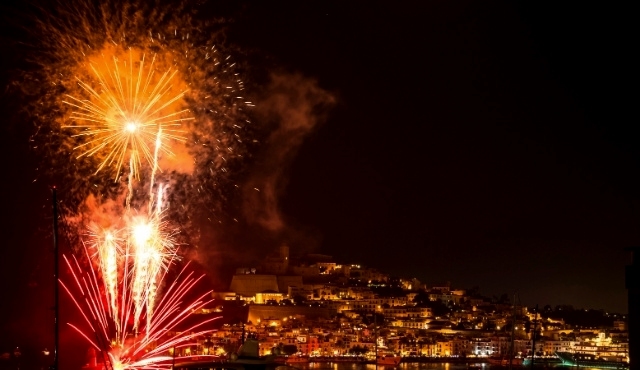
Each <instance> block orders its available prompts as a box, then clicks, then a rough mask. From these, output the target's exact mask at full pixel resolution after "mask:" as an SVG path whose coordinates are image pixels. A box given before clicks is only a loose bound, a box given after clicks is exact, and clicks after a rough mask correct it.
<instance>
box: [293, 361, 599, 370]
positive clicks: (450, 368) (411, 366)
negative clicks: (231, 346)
mask: <svg viewBox="0 0 640 370" xmlns="http://www.w3.org/2000/svg"><path fill="white" fill-rule="evenodd" d="M295 367H297V368H299V369H301V370H467V369H478V368H480V369H486V370H490V369H492V370H497V369H505V368H504V367H500V366H490V365H489V364H486V363H474V362H469V363H401V364H400V365H398V366H397V367H393V366H380V365H378V368H377V369H376V365H373V364H356V363H354V364H350V363H310V364H296V365H295ZM513 369H514V370H527V369H530V367H528V366H526V367H523V366H520V367H518V366H514V367H513ZM535 369H555V370H561V369H569V368H565V367H562V366H557V365H556V366H551V365H548V367H543V366H542V365H541V366H540V367H538V366H537V365H536V367H535ZM580 369H581V370H599V369H595V368H586V367H585V368H583V367H580Z"/></svg>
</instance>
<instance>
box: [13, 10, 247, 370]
mask: <svg viewBox="0 0 640 370" xmlns="http://www.w3.org/2000/svg"><path fill="white" fill-rule="evenodd" d="M36 18H37V19H38V21H36V27H35V29H36V30H38V32H40V34H38V35H37V39H41V40H42V46H41V47H39V48H37V49H38V50H42V54H41V55H38V58H37V59H38V60H37V61H35V63H36V64H37V65H38V66H40V68H39V69H36V72H34V74H33V76H32V77H33V80H34V81H36V80H37V81H39V83H38V84H36V85H33V86H35V87H34V89H35V90H36V92H30V93H32V95H33V96H38V99H37V104H36V105H35V112H36V114H34V117H37V119H36V125H37V126H38V129H37V130H36V133H35V134H34V136H33V138H32V142H33V143H34V147H38V148H39V149H40V150H42V153H43V154H44V157H43V158H44V162H45V163H43V167H46V168H51V169H52V170H53V171H54V173H55V176H54V177H55V178H57V179H58V181H59V182H61V183H63V184H72V185H70V186H68V187H67V188H66V189H63V190H62V191H63V192H64V193H66V194H73V196H74V198H75V199H67V200H68V202H67V203H66V207H67V208H66V211H67V213H74V214H79V216H78V217H77V219H79V220H81V221H79V222H78V223H77V226H78V227H79V228H84V227H86V226H85V225H86V224H87V220H90V221H91V222H92V223H91V225H92V226H90V227H89V232H88V238H86V240H83V241H82V243H79V245H82V246H83V248H81V250H82V251H83V252H84V253H83V254H82V255H83V256H85V257H86V258H87V259H88V260H89V263H88V267H84V268H83V267H82V266H83V264H82V263H81V261H79V260H78V259H76V258H75V257H72V258H69V257H65V261H66V263H67V266H68V267H69V269H70V270H71V271H72V276H73V278H72V279H73V283H72V284H68V283H65V282H61V284H62V286H63V287H64V289H65V291H66V292H67V293H68V294H69V296H70V297H71V299H72V300H73V301H74V303H75V304H76V306H77V307H78V309H79V310H80V314H81V317H82V321H83V322H84V324H82V325H84V326H87V327H88V329H89V331H88V332H87V331H85V330H82V328H81V326H82V325H80V324H78V323H69V325H71V326H72V327H73V328H74V329H75V330H76V331H77V332H78V333H79V334H80V335H81V336H82V337H83V338H85V339H86V340H87V341H88V343H90V345H91V346H92V347H94V348H95V349H96V350H98V351H100V352H103V353H108V356H109V361H108V362H109V364H110V365H111V367H112V368H114V369H136V368H153V369H166V368H169V367H170V363H169V362H168V360H169V357H167V354H168V351H169V350H170V349H172V348H179V347H180V346H187V345H190V344H192V343H193V342H194V340H196V338H198V337H200V336H202V335H204V334H206V333H208V332H209V331H210V329H208V327H210V326H207V324H208V323H209V322H210V321H211V320H205V321H202V322H199V323H197V324H195V325H192V326H191V327H189V328H181V330H180V331H179V333H175V332H176V331H177V328H178V327H179V326H181V325H184V324H185V321H186V319H187V318H188V317H189V316H190V315H191V313H192V312H193V311H196V310H199V309H201V308H202V307H204V306H205V305H206V304H208V303H209V302H210V301H209V300H208V299H207V298H206V297H207V295H208V294H209V293H205V294H204V295H201V296H199V297H197V298H196V299H195V300H193V301H191V303H186V304H185V302H189V301H188V299H187V297H188V296H189V295H190V294H191V290H193V289H194V286H195V285H196V283H197V282H198V281H200V280H201V279H202V277H200V278H196V277H194V276H193V274H191V273H188V272H186V271H185V270H183V271H182V272H181V273H180V274H179V275H178V278H176V279H171V278H170V276H172V274H171V269H172V267H173V266H175V265H176V264H175V262H176V261H177V260H179V259H180V257H179V256H178V248H177V245H178V244H180V243H179V241H178V240H176V238H177V236H178V235H179V233H178V230H177V229H175V228H173V227H172V226H171V225H172V224H175V221H176V220H178V221H180V223H182V224H184V220H185V219H188V218H189V217H190V213H195V210H196V209H210V208H213V207H212V206H211V204H207V205H205V206H203V203H204V202H210V203H215V202H211V200H212V197H213V193H212V192H210V191H209V190H205V189H212V188H215V186H214V184H221V183H224V179H225V178H226V177H227V176H228V173H229V171H228V169H229V167H230V166H232V165H233V162H234V160H235V159H239V158H242V156H243V154H242V153H243V152H244V150H245V149H246V141H243V137H244V136H245V135H246V134H247V132H248V130H247V129H246V127H247V126H249V124H250V120H249V119H248V117H247V116H246V114H245V108H248V107H251V106H253V104H252V103H251V102H250V99H246V98H244V94H243V92H244V84H243V82H242V80H241V78H240V77H239V74H238V73H237V72H236V68H237V67H238V66H237V64H236V62H234V61H233V60H231V59H230V55H225V54H224V53H222V51H221V48H220V46H217V45H216V43H215V42H214V41H215V37H214V38H211V36H210V35H211V34H213V35H214V36H216V35H218V32H211V29H209V28H208V27H206V26H207V25H210V23H206V22H204V23H203V22H200V23H199V21H198V20H197V19H196V18H195V17H194V13H193V12H191V11H190V10H188V8H187V7H184V6H181V5H178V6H172V7H164V6H161V4H157V3H154V4H151V5H146V4H144V3H132V4H127V5H122V4H119V3H112V2H108V1H107V2H102V3H101V4H100V5H95V4H93V3H92V2H77V3H76V2H71V3H65V4H58V5H57V6H56V8H55V9H53V10H49V11H43V12H42V14H40V16H38V17H36ZM25 86H26V85H25ZM104 173H111V174H113V175H112V176H111V175H110V176H108V180H106V177H105V176H103V175H102V174H104ZM114 179H115V181H114ZM169 183H170V184H171V188H168V187H167V184H169ZM167 189H170V190H172V191H171V192H169V191H168V190H167ZM187 189H189V190H191V189H197V190H196V191H198V196H193V195H192V194H189V192H188V191H187ZM87 199H94V200H96V202H97V203H98V205H104V204H106V203H108V202H112V203H116V204H119V207H114V208H113V209H112V210H111V212H109V213H100V212H98V211H97V208H99V207H96V208H91V207H88V206H87ZM169 201H171V202H172V204H174V205H175V204H177V205H178V207H169ZM81 206H82V207H81ZM83 207H84V208H83ZM178 210H180V211H178ZM180 212H182V213H180ZM185 214H186V215H185ZM98 219H99V220H98ZM81 234H87V233H86V232H80V231H79V232H78V235H81Z"/></svg>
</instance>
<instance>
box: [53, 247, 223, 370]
mask: <svg viewBox="0 0 640 370" xmlns="http://www.w3.org/2000/svg"><path fill="white" fill-rule="evenodd" d="M85 253H86V257H90V252H89V250H88V248H85ZM63 257H64V260H65V263H66V264H67V266H68V267H69V269H70V270H71V272H72V276H73V279H74V281H75V283H76V286H75V288H76V289H77V290H78V291H79V292H80V296H77V295H76V294H74V292H73V290H72V289H71V288H70V287H68V286H67V285H66V284H64V282H62V281H60V284H61V286H62V287H63V288H64V290H65V291H66V292H67V294H68V295H69V296H70V297H71V299H72V301H73V302H74V304H75V305H76V306H77V307H78V309H79V310H80V312H81V313H82V317H83V318H84V321H85V323H86V324H87V325H88V326H89V329H90V332H91V333H92V334H87V333H85V332H83V331H82V330H81V329H80V328H79V327H78V326H77V325H74V324H69V325H70V326H71V327H72V328H73V329H74V330H75V331H77V332H78V333H79V334H80V335H81V336H82V337H84V338H85V339H86V340H87V341H88V343H89V344H91V345H92V346H93V347H94V348H95V349H96V350H99V351H101V350H104V349H105V346H110V347H111V351H110V352H109V356H110V358H111V362H112V364H113V365H114V367H115V368H118V366H119V367H120V368H122V369H136V368H139V367H145V368H157V369H168V368H170V364H169V363H167V362H166V361H167V360H168V359H171V357H168V356H166V355H164V356H163V355H162V354H163V353H166V352H167V351H168V350H169V349H172V348H181V347H184V346H189V345H192V344H194V342H193V341H194V340H195V339H196V338H198V337H200V336H203V335H206V334H209V333H211V332H212V331H213V330H212V329H203V328H202V327H203V326H206V325H207V324H209V323H211V322H212V321H213V320H216V319H217V318H211V319H207V320H202V321H200V322H198V323H196V324H194V325H191V326H190V327H188V328H186V329H185V330H181V331H180V334H177V335H175V336H168V333H169V332H171V331H174V330H175V328H176V327H177V326H179V325H181V324H183V323H184V322H185V320H186V319H187V318H188V317H190V315H191V314H192V312H193V311H196V310H199V309H201V308H203V307H204V306H206V305H207V304H209V303H211V301H212V299H206V297H208V296H209V297H210V294H211V291H208V292H205V293H204V294H202V295H200V296H199V297H197V298H195V299H194V300H193V301H191V302H190V303H187V304H183V302H184V301H185V300H187V294H189V293H190V292H191V291H192V290H193V289H194V288H195V286H196V285H197V284H198V282H200V281H201V279H202V278H203V277H204V275H202V276H200V277H194V274H193V272H190V273H185V271H186V269H187V267H188V264H186V265H185V266H184V267H183V269H182V271H181V272H180V273H179V274H178V276H177V278H176V279H175V280H173V281H172V282H171V283H170V284H169V287H168V288H167V294H165V295H164V296H163V298H162V299H160V300H159V301H158V303H157V310H156V311H155V312H150V313H148V314H149V315H151V316H152V319H151V320H149V321H148V325H147V326H146V327H145V328H144V329H145V332H144V335H138V329H137V328H136V327H135V325H134V324H132V320H131V316H130V315H131V314H132V313H133V312H134V311H135V308H132V307H131V305H134V304H135V302H134V301H133V300H132V299H130V297H127V295H132V294H133V292H132V290H131V289H126V287H123V288H122V289H121V291H122V294H123V299H124V302H129V304H127V305H122V306H119V307H118V312H113V311H111V310H110V309H109V308H108V305H105V304H104V303H103V299H102V296H101V289H100V287H101V286H102V285H101V284H103V283H104V280H102V279H99V278H98V276H97V275H96V274H95V272H94V271H93V270H92V269H89V270H84V269H82V268H81V267H80V263H79V262H78V260H77V259H76V258H75V257H74V258H73V262H72V261H71V260H69V259H68V258H67V257H66V256H63ZM132 258H133V257H132ZM126 282H127V280H126V279H125V280H123V281H122V284H126ZM76 297H78V298H81V299H78V298H76ZM134 314H135V313H134ZM116 315H120V316H121V317H122V318H121V319H115V318H114V316H116ZM115 322H120V325H117V326H113V325H112V323H115ZM130 336H134V337H135V340H133V341H128V340H127V339H126V338H128V337H130ZM91 337H95V338H97V339H96V340H92V339H91ZM112 341H113V343H112V344H110V345H109V343H111V342H112Z"/></svg>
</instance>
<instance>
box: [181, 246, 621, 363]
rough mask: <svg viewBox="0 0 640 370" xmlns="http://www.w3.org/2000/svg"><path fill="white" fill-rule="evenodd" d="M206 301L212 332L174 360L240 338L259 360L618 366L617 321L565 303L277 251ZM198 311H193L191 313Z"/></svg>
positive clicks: (223, 348)
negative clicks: (565, 357)
mask: <svg viewBox="0 0 640 370" xmlns="http://www.w3.org/2000/svg"><path fill="white" fill-rule="evenodd" d="M213 295H214V298H215V305H214V306H212V307H211V308H207V309H203V310H202V311H201V312H198V314H200V315H218V316H221V318H220V320H218V325H219V326H220V327H219V329H218V330H217V331H216V332H215V333H214V334H213V335H212V336H211V337H207V338H202V340H201V341H199V343H198V345H197V346H195V347H193V348H186V349H183V350H181V352H182V353H180V355H188V354H194V353H198V354H218V355H225V354H227V353H230V352H233V351H235V350H237V348H238V346H239V345H240V343H241V342H242V341H243V340H244V339H245V338H247V337H252V338H256V339H258V341H259V343H260V354H261V355H269V354H273V353H278V354H280V353H282V354H287V355H298V356H309V357H312V358H313V357H315V358H318V359H320V358H327V357H329V358H334V359H336V358H345V357H350V356H367V355H371V354H372V353H374V351H387V352H389V353H393V354H395V355H400V356H402V357H403V359H404V361H411V360H415V361H420V360H428V359H441V358H472V357H477V358H490V357H505V356H509V355H511V354H513V356H518V357H526V356H530V355H531V353H532V348H535V353H536V356H540V357H541V358H544V357H545V356H550V357H553V356H554V354H555V352H558V351H559V352H573V353H585V354H590V355H593V356H595V357H598V358H602V359H606V360H611V361H620V362H628V351H629V349H628V348H629V347H628V333H627V327H626V325H627V318H626V316H625V315H621V314H616V313H607V312H604V311H598V310H585V309H573V308H572V307H570V306H558V307H555V308H552V307H549V306H545V307H542V308H540V309H538V310H537V311H536V310H535V308H531V307H525V306H523V305H521V304H520V303H519V301H518V299H517V297H516V296H508V295H506V294H505V295H502V296H501V297H491V298H490V297H484V296H482V295H481V294H480V292H479V291H478V289H477V288H475V289H466V290H465V289H457V288H454V287H451V286H450V284H449V283H443V284H425V283H422V282H420V281H418V280H416V279H407V278H394V277H391V276H389V275H387V274H385V273H383V272H380V271H377V270H375V269H372V268H367V267H365V266H360V265H354V264H350V265H343V264H339V263H336V262H334V261H333V259H332V257H331V256H327V255H320V254H312V255H307V256H305V257H304V258H297V259H296V258H291V257H290V255H289V248H288V247H287V246H282V247H280V249H279V250H278V251H277V253H275V254H273V255H270V256H268V257H267V258H265V259H264V262H263V263H262V264H261V265H260V266H257V267H251V268H239V269H238V270H237V271H236V273H235V274H234V275H233V277H232V280H231V283H230V286H229V290H228V291H224V292H223V291H217V292H214V293H213ZM200 315H194V316H196V317H201V316H200Z"/></svg>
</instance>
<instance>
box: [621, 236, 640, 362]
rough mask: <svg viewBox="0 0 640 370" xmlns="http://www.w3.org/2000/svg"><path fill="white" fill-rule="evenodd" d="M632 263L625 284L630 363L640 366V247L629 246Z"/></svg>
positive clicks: (626, 272)
mask: <svg viewBox="0 0 640 370" xmlns="http://www.w3.org/2000/svg"><path fill="white" fill-rule="evenodd" d="M626 250H627V251H629V252H631V264H630V265H627V266H626V268H625V285H626V288H627V293H628V298H629V300H628V302H627V304H628V309H629V311H628V317H627V327H628V328H627V331H628V333H629V365H630V366H631V367H638V366H640V319H639V318H640V316H638V312H639V311H640V283H638V279H640V268H639V267H638V266H639V265H640V263H638V262H640V247H637V246H635V247H629V248H626Z"/></svg>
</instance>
